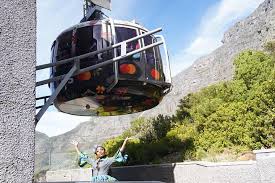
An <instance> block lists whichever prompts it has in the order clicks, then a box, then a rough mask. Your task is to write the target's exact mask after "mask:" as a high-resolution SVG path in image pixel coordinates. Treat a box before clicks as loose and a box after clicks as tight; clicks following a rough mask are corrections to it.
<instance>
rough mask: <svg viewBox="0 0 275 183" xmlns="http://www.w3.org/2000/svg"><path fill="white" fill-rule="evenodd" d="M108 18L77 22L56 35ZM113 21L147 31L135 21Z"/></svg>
mask: <svg viewBox="0 0 275 183" xmlns="http://www.w3.org/2000/svg"><path fill="white" fill-rule="evenodd" d="M109 20H110V19H104V20H96V21H95V20H92V21H86V22H82V23H79V24H77V25H74V26H71V27H70V28H68V29H66V30H64V31H63V32H61V33H60V34H59V35H58V37H59V36H61V35H62V34H64V33H65V32H69V31H71V30H74V29H78V28H81V27H86V26H91V25H101V24H102V22H108V21H109ZM113 21H114V24H115V25H117V26H125V27H127V26H129V27H133V28H137V29H141V30H144V31H145V32H148V31H149V30H148V29H146V28H145V27H143V26H142V25H139V24H138V23H136V22H135V21H131V22H130V21H124V20H113Z"/></svg>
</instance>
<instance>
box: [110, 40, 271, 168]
mask: <svg viewBox="0 0 275 183" xmlns="http://www.w3.org/2000/svg"><path fill="white" fill-rule="evenodd" d="M266 48H267V51H268V52H269V53H264V52H260V51H245V52H242V53H240V54H239V55H238V56H237V57H236V59H235V61H234V65H235V74H234V78H233V80H232V81H226V82H220V83H218V84H215V85H212V86H208V87H206V88H203V89H202V90H200V91H199V92H196V93H192V94H189V95H187V96H185V97H184V98H183V99H181V100H180V102H179V105H178V108H177V111H176V113H175V115H174V116H172V117H169V116H163V115H159V116H157V117H155V118H152V119H144V118H140V119H137V120H135V121H133V122H132V127H131V128H130V129H129V130H128V131H126V132H125V133H124V134H122V135H121V136H119V137H116V138H114V139H111V140H108V141H107V142H106V143H105V145H106V147H107V149H108V151H110V152H112V153H113V152H115V151H116V150H117V149H118V148H119V146H120V145H121V144H122V142H123V139H124V138H125V137H126V136H134V137H136V140H134V141H131V142H130V143H129V144H128V146H127V153H128V154H129V157H131V160H130V161H129V164H142V163H156V162H161V161H160V159H161V158H162V157H164V156H167V155H169V154H171V153H174V152H181V154H182V159H183V160H184V159H198V160H199V159H202V158H204V157H205V156H207V153H210V154H211V153H212V154H215V153H222V152H224V151H227V152H233V153H240V152H244V151H247V150H252V149H259V148H262V147H264V148H270V147H272V146H274V144H275V68H274V65H275V55H274V53H275V43H274V42H272V43H268V44H267V46H266Z"/></svg>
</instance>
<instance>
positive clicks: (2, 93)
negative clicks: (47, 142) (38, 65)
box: [0, 0, 36, 183]
mask: <svg viewBox="0 0 275 183" xmlns="http://www.w3.org/2000/svg"><path fill="white" fill-rule="evenodd" d="M35 49H36V1H35V0H0V182H20V183H25V182H32V178H33V171H34V129H35V127H34V122H35V119H34V118H35Z"/></svg>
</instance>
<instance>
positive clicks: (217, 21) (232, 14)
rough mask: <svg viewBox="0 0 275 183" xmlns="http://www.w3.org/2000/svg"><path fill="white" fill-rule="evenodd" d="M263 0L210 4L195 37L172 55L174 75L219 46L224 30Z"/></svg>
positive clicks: (228, 0) (236, 0) (232, 0)
mask: <svg viewBox="0 0 275 183" xmlns="http://www.w3.org/2000/svg"><path fill="white" fill-rule="evenodd" d="M263 1H264V0H242V1H239V0H222V1H220V2H219V3H217V4H215V5H213V6H211V7H210V8H209V9H208V11H207V12H206V13H205V15H204V16H203V17H202V19H201V23H200V25H199V26H198V28H197V30H196V32H197V36H196V38H195V39H194V40H193V41H192V42H191V43H190V44H189V46H188V47H186V48H183V49H182V50H180V51H178V53H176V54H175V55H172V73H173V75H176V74H177V73H179V72H180V71H182V70H183V69H184V68H186V67H188V66H190V65H191V64H192V63H193V62H194V61H195V60H196V59H197V58H199V57H201V56H203V55H205V54H208V53H210V52H211V51H213V50H215V49H216V48H218V47H219V46H221V40H222V36H223V33H224V32H225V30H226V29H227V28H228V27H229V26H231V25H232V24H233V23H234V22H236V21H237V20H240V19H242V18H244V17H245V16H247V15H249V14H250V13H251V12H252V11H253V10H255V9H256V8H257V7H258V6H259V4H260V3H262V2H263Z"/></svg>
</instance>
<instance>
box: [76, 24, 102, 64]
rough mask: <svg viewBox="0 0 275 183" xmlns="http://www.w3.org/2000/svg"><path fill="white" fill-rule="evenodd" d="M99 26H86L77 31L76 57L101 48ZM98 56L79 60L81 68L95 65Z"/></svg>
mask: <svg viewBox="0 0 275 183" xmlns="http://www.w3.org/2000/svg"><path fill="white" fill-rule="evenodd" d="M102 41H103V40H102V39H101V25H94V26H86V27H81V28H79V29H77V32H76V55H77V56H79V55H83V54H85V53H89V52H94V51H97V50H99V49H101V48H102ZM97 62H98V55H94V56H89V57H86V58H84V59H81V68H82V67H85V66H89V65H94V64H97Z"/></svg>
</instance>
